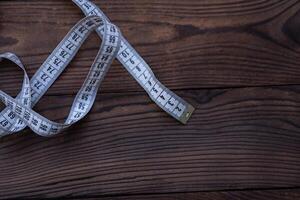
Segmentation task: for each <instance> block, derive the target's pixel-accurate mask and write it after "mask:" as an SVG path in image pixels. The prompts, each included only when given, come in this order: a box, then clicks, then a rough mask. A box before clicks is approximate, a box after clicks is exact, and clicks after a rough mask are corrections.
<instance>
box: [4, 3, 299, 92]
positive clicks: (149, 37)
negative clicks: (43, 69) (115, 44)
mask: <svg viewBox="0 0 300 200" xmlns="http://www.w3.org/2000/svg"><path fill="white" fill-rule="evenodd" d="M95 2H96V3H97V5H99V6H100V7H101V8H102V9H103V10H104V11H105V12H106V13H107V15H108V16H109V17H110V18H111V19H112V20H113V22H114V23H116V24H117V25H118V26H120V28H121V30H122V32H123V34H124V36H125V37H127V38H128V39H129V41H130V42H131V43H132V44H133V45H134V47H136V49H137V50H138V51H139V52H140V53H141V55H142V56H143V57H144V58H145V59H146V61H148V62H149V64H150V65H151V66H152V68H153V70H154V72H156V74H157V76H158V78H159V79H160V80H161V81H162V82H163V83H165V84H166V85H167V86H168V87H170V88H171V89H199V88H216V87H222V88H224V87H240V86H260V85H281V84H285V85H287V84H300V79H299V77H300V71H299V67H298V66H299V63H300V57H299V34H298V32H299V31H298V30H299V29H298V27H299V25H300V13H299V12H298V11H299V9H300V3H299V1H298V0H270V1H261V0H254V1H238V0H230V1H224V0H214V1H203V0H202V1H199V0H187V1H184V2H182V1H180V0H176V1H172V2H169V1H167V0H156V1H147V0H142V1H138V2H137V1H136V0H130V1H121V0H116V1H100V0H99V1H95ZM0 9H1V13H0V41H1V42H0V51H8V50H9V51H13V52H16V53H17V54H18V55H20V56H21V58H22V59H23V61H24V63H25V65H26V67H27V69H28V70H29V73H30V75H32V74H33V73H34V72H35V71H36V70H37V69H38V67H39V66H40V64H41V63H42V62H43V61H44V60H45V59H46V58H47V56H48V55H49V54H50V52H51V51H52V50H53V49H54V48H55V46H56V45H57V44H58V42H59V41H60V40H61V39H62V38H63V37H64V36H65V34H66V33H67V32H68V30H69V29H70V28H71V27H72V26H73V25H74V24H75V23H76V22H77V21H78V20H79V19H80V18H82V17H83V15H82V13H81V12H80V11H79V9H78V8H76V7H75V6H74V5H73V4H72V3H71V1H58V0H46V1H26V2H22V1H7V0H6V1H5V0H4V1H1V2H0ZM99 44H100V39H99V38H97V36H96V34H94V35H93V36H92V37H91V38H89V40H88V42H87V43H86V44H85V45H84V46H83V47H82V49H81V51H80V53H79V54H78V56H77V57H76V59H75V60H74V62H73V63H72V64H71V66H70V67H69V68H68V69H67V71H66V73H65V74H64V75H63V76H62V77H61V79H60V80H59V81H57V83H56V84H55V85H54V87H53V88H52V89H51V90H50V91H49V93H48V94H74V92H75V91H77V89H78V88H79V87H80V85H81V84H82V82H83V80H84V76H85V74H87V72H88V68H89V66H90V65H91V63H92V61H93V59H94V56H95V55H96V52H97V49H98V48H99ZM6 71H8V72H7V73H8V74H10V76H9V75H8V74H4V73H1V74H0V79H5V82H7V83H10V85H11V87H7V90H9V91H14V90H15V87H14V86H13V84H14V82H15V81H16V80H20V79H21V77H20V76H12V75H11V74H13V72H14V71H15V69H13V68H9V69H7V70H6ZM137 90H138V91H141V88H139V87H137V84H136V83H135V81H134V80H132V78H131V77H130V76H129V75H128V74H127V73H126V72H125V70H124V69H123V68H122V66H121V65H120V64H119V63H118V62H115V64H114V65H113V67H112V69H111V71H110V73H109V74H108V76H107V78H106V81H105V83H104V85H103V87H102V91H103V92H126V91H137Z"/></svg>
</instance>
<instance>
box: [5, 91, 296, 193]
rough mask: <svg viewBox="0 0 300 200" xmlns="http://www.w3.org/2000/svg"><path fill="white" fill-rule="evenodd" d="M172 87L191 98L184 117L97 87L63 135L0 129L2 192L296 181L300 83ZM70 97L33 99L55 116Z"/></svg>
mask: <svg viewBox="0 0 300 200" xmlns="http://www.w3.org/2000/svg"><path fill="white" fill-rule="evenodd" d="M180 94H181V95H182V96H183V97H185V98H186V99H188V100H189V101H191V102H194V104H196V105H197V107H198V109H197V111H196V113H195V115H194V116H193V118H192V120H191V121H190V123H189V125H188V126H182V125H180V124H179V123H178V124H177V123H175V122H174V120H172V119H171V118H169V117H168V116H167V115H166V114H165V113H163V112H162V111H160V110H159V109H158V108H157V107H156V106H155V105H153V104H152V103H151V102H150V100H149V99H148V98H147V96H145V95H144V94H137V93H133V94H128V95H127V96H126V95H124V94H114V95H113V94H104V95H100V97H99V98H98V99H97V102H96V103H95V106H94V107H93V110H92V112H91V113H90V114H89V115H88V117H87V118H86V119H85V120H83V121H82V123H80V124H79V125H77V126H74V127H73V128H71V129H70V130H69V131H67V132H66V133H65V134H63V135H59V136H57V137H55V138H51V139H45V138H41V137H38V136H35V135H33V134H32V133H31V132H30V131H27V133H25V132H23V134H22V135H15V136H9V137H5V138H3V139H1V147H0V156H1V161H2V162H1V163H0V169H1V170H0V177H3V178H2V179H1V180H0V185H1V187H0V194H2V196H5V197H21V196H23V197H24V196H25V197H40V198H46V197H49V198H50V197H68V196H72V197H76V196H77V195H78V196H85V195H88V196H93V195H99V194H101V195H116V194H118V195H124V194H141V193H142V194H143V193H149V192H151V193H173V192H193V191H211V190H227V189H251V188H276V187H280V188H282V187H299V186H300V167H299V165H300V156H299V144H300V128H299V125H298V122H299V121H300V114H299V113H300V112H299V111H300V107H299V103H300V101H299V99H300V90H299V88H297V87H295V88H291V87H290V88H286V87H279V88H245V89H234V90H233V89H229V90H207V91H204V90H201V91H190V92H188V91H184V92H180ZM245 94H247V95H245ZM71 100H72V98H71V97H66V96H61V97H47V98H45V99H43V100H42V101H41V102H40V104H39V105H38V107H37V108H36V109H37V110H38V111H39V112H40V113H42V114H44V115H45V116H47V117H49V118H51V119H55V120H61V119H62V118H63V114H65V116H66V114H67V112H68V110H69V105H70V103H71ZM58 113H59V114H58ZM0 198H1V197H0Z"/></svg>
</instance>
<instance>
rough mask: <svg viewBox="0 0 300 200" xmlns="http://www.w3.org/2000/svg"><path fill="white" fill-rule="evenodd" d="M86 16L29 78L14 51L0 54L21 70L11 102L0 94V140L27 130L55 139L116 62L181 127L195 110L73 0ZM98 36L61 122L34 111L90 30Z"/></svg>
mask: <svg viewBox="0 0 300 200" xmlns="http://www.w3.org/2000/svg"><path fill="white" fill-rule="evenodd" d="M73 2H74V3H75V4H76V5H77V6H78V7H79V8H80V9H81V10H82V11H83V13H84V14H85V15H86V17H85V18H84V19H82V20H80V21H79V22H78V23H77V24H76V25H75V26H74V27H73V28H72V29H71V30H70V31H69V33H68V34H67V35H66V36H65V38H64V39H63V40H62V41H61V42H60V43H59V45H58V46H57V47H56V48H55V49H54V51H53V52H52V53H51V54H50V56H49V57H48V58H47V59H46V61H45V62H44V63H43V64H42V66H41V67H40V68H39V69H38V71H37V72H36V73H35V74H34V76H33V77H32V78H31V80H29V77H28V75H27V73H26V70H25V68H24V66H23V64H22V62H21V60H20V59H19V58H18V57H17V56H16V55H15V54H13V53H9V52H8V53H4V54H0V61H1V60H2V59H8V60H10V61H11V62H13V63H15V64H16V65H17V66H18V67H19V68H21V69H22V70H23V72H24V80H23V85H22V90H21V92H20V93H19V94H18V96H17V97H16V98H13V97H11V96H9V95H8V94H6V93H5V92H3V91H1V90H0V101H2V102H3V103H4V104H5V105H6V108H5V109H4V110H3V111H2V112H1V113H0V136H5V135H8V134H12V133H17V132H20V131H21V130H23V129H24V128H25V127H26V126H28V127H29V128H30V129H32V131H34V132H35V133H36V134H38V135H40V136H44V137H50V136H53V135H56V134H58V133H60V132H62V131H63V130H65V129H66V128H69V127H70V126H72V125H73V124H75V123H76V122H78V121H80V120H81V119H82V118H84V117H85V116H86V115H87V114H88V112H89V111H90V110H91V108H92V105H93V104H94V101H95V98H96V94H97V91H98V89H99V87H100V85H101V82H102V81H103V79H104V77H105V75H106V73H107V72H108V70H109V68H110V66H111V64H112V61H113V60H114V59H115V58H117V59H118V60H119V61H120V63H122V65H123V66H124V67H125V69H126V70H127V71H128V72H129V73H130V74H131V76H132V77H133V78H134V79H135V80H136V81H137V82H138V83H139V84H140V85H141V86H142V87H143V88H144V90H145V91H146V92H147V93H148V94H149V96H150V98H151V99H152V100H153V101H154V102H155V103H156V104H157V105H158V106H159V107H161V108H162V109H163V110H164V111H166V112H167V113H168V114H170V115H171V116H172V117H174V118H175V119H177V120H178V121H180V122H182V123H183V124H186V123H187V121H188V119H189V118H190V117H191V115H192V113H193V111H194V107H193V106H191V105H190V104H189V103H187V102H186V101H184V100H183V99H182V98H180V97H179V96H177V95H176V94H175V93H173V92H172V91H170V90H169V89H168V88H166V87H165V86H164V85H163V84H162V83H160V82H159V81H158V79H157V78H156V77H155V75H154V73H153V72H152V70H151V68H150V67H149V65H148V64H147V63H146V62H145V61H144V60H143V59H142V57H141V56H140V55H139V54H138V53H137V52H136V51H135V50H134V49H133V47H132V46H131V45H130V44H129V43H128V42H127V40H126V39H125V38H124V37H123V36H122V34H121V32H120V30H119V28H118V27H117V26H115V25H114V24H112V23H111V22H110V20H109V19H108V17H107V16H105V14H104V13H103V12H102V11H101V10H100V9H99V8H98V7H97V6H96V5H95V4H93V3H92V2H90V1H88V0H73ZM93 31H96V32H97V34H98V35H99V36H100V37H101V38H102V43H101V47H100V50H99V52H98V54H97V56H96V58H95V60H94V62H93V64H92V66H91V68H90V70H89V73H88V76H87V77H86V79H85V81H84V83H83V85H82V87H81V89H80V90H79V92H78V93H77V95H76V97H75V99H74V101H73V104H72V108H71V111H70V113H69V116H68V118H67V119H66V121H65V123H56V122H53V121H51V120H48V119H47V118H45V117H43V116H41V115H40V114H38V113H36V112H35V111H34V110H32V108H33V107H34V105H35V104H36V103H37V102H38V101H39V100H40V98H41V97H42V96H43V95H44V94H45V93H46V91H47V90H48V89H49V87H50V86H51V85H52V84H53V83H54V82H55V80H56V79H57V78H58V77H59V76H60V74H61V73H62V72H63V71H64V69H65V68H66V67H67V65H68V64H69V63H70V62H71V60H72V59H73V58H74V56H75V55H76V53H77V52H78V50H79V48H80V47H81V45H82V44H83V42H84V41H85V40H86V39H87V38H88V36H89V35H90V33H91V32H93Z"/></svg>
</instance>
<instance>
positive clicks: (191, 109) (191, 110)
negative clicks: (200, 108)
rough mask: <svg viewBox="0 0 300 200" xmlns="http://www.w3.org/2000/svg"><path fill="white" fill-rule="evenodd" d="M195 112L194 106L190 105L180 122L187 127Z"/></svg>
mask: <svg viewBox="0 0 300 200" xmlns="http://www.w3.org/2000/svg"><path fill="white" fill-rule="evenodd" d="M194 111H195V108H194V107H193V106H191V105H189V106H188V108H187V110H186V111H185V114H184V115H183V116H182V118H181V119H180V122H181V123H183V124H184V125H186V124H187V122H188V121H189V119H190V118H191V116H192V115H193V113H194Z"/></svg>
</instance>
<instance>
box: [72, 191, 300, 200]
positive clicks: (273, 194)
mask: <svg viewBox="0 0 300 200" xmlns="http://www.w3.org/2000/svg"><path fill="white" fill-rule="evenodd" d="M76 199H77V198H76ZM79 199H88V200H92V199H99V198H96V197H94V198H87V197H83V198H78V200H79ZM101 199H103V200H140V199H143V200H156V199H159V200H184V199H189V200H228V199H230V200H241V199H242V200H253V199H255V200H270V199H272V200H299V199H300V190H299V189H289V190H251V191H228V192H194V193H177V194H158V195H151V194H149V195H137V196H113V197H107V198H101Z"/></svg>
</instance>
